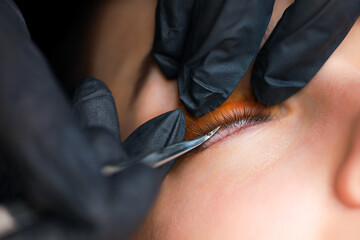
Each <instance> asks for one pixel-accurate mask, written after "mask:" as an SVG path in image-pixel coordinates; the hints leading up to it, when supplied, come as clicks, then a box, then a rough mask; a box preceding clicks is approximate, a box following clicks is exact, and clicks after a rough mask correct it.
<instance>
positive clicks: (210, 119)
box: [187, 106, 272, 138]
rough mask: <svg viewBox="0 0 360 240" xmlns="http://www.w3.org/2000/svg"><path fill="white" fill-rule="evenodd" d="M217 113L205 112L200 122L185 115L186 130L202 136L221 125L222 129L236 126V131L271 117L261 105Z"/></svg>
mask: <svg viewBox="0 0 360 240" xmlns="http://www.w3.org/2000/svg"><path fill="white" fill-rule="evenodd" d="M219 114H220V116H215V115H213V114H212V113H208V114H206V115H205V116H203V117H202V118H203V119H202V120H201V124H198V123H196V122H195V121H194V120H192V119H191V117H187V128H188V132H192V134H190V135H196V136H202V135H204V134H206V133H208V132H210V131H211V130H213V129H215V128H216V127H218V126H221V128H222V129H224V128H226V129H230V128H231V129H232V128H237V129H236V131H239V130H241V129H243V128H245V127H249V126H252V125H254V124H257V123H263V122H266V121H269V120H271V119H272V114H271V111H270V110H269V109H267V108H263V107H247V106H244V107H236V108H232V109H231V110H230V111H226V112H219V113H218V115H219ZM191 138H192V137H191Z"/></svg>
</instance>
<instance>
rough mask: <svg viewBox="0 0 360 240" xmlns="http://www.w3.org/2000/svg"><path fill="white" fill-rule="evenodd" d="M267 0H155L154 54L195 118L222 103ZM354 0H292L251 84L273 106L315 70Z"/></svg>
mask: <svg viewBox="0 0 360 240" xmlns="http://www.w3.org/2000/svg"><path fill="white" fill-rule="evenodd" d="M273 3H274V0H269V1H261V0H251V1H247V0H242V1H241V0H240V1H239V0H187V1H183V0H159V1H158V7H157V13H156V32H155V40H154V48H153V55H154V57H155V59H156V60H157V62H158V64H159V66H160V68H161V70H162V71H163V72H164V74H165V75H166V77H167V78H176V77H177V78H178V85H179V94H180V99H181V101H182V102H183V104H184V105H185V108H186V109H187V110H188V111H189V112H190V113H191V114H192V115H194V116H200V115H203V114H205V113H207V112H209V111H210V110H212V109H214V108H216V107H218V106H219V105H220V104H222V103H223V102H224V101H225V100H226V99H227V98H228V97H229V95H230V94H231V93H232V92H233V90H234V89H235V87H236V86H237V84H238V83H239V81H240V80H241V78H242V77H243V75H244V73H245V72H246V71H247V69H248V68H249V66H250V64H251V63H252V61H253V60H254V58H255V56H256V55H257V53H258V49H259V46H260V44H261V40H262V37H263V35H264V32H265V30H266V27H267V25H268V22H269V20H270V17H271V14H272V8H273ZM359 14H360V4H359V1H357V0H317V1H312V0H297V1H295V3H294V4H293V5H292V6H291V7H290V8H289V9H288V10H287V11H286V12H285V14H284V16H283V17H282V18H281V20H280V22H279V24H278V26H277V27H276V28H275V30H274V32H273V34H272V35H271V36H270V39H269V40H268V42H267V43H266V44H265V46H264V48H263V49H262V51H261V52H260V54H259V56H258V58H257V62H256V64H255V67H254V70H253V78H252V84H253V88H254V92H255V95H256V97H257V98H258V100H259V101H260V102H261V103H262V104H265V105H273V104H277V103H279V102H281V101H283V100H285V99H286V98H288V97H289V96H291V95H292V94H294V93H295V92H297V91H298V90H299V89H301V88H302V87H304V86H305V85H306V83H308V82H309V81H310V79H311V78H312V77H313V76H314V75H315V74H316V72H317V71H318V70H319V69H320V67H321V66H322V65H323V64H324V63H325V61H326V60H327V59H328V57H329V56H330V55H331V54H332V52H333V51H334V50H335V49H336V47H337V46H338V45H339V44H340V43H341V42H342V40H343V39H344V38H345V36H346V35H347V33H348V32H349V30H350V28H351V27H352V25H353V24H354V22H355V21H356V19H357V18H358V17H359Z"/></svg>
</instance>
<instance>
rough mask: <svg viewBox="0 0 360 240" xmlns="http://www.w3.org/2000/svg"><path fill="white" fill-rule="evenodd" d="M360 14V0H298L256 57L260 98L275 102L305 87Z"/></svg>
mask: <svg viewBox="0 0 360 240" xmlns="http://www.w3.org/2000/svg"><path fill="white" fill-rule="evenodd" d="M359 14H360V4H359V1H354V0H317V1H312V0H297V1H295V3H294V4H293V5H291V6H290V7H289V8H288V9H287V10H286V11H285V13H284V15H283V17H282V18H281V19H280V21H279V23H278V24H277V26H276V28H275V29H274V31H273V33H272V34H271V35H270V37H269V39H268V40H267V42H266V43H265V45H264V47H263V48H262V49H261V51H260V52H259V54H258V57H257V59H256V62H255V65H254V70H253V74H252V86H253V89H254V94H255V96H256V98H257V99H258V101H259V102H260V103H262V104H264V105H275V104H278V103H281V102H282V101H284V100H285V99H287V98H288V97H290V96H292V95H293V94H294V93H296V92H298V91H299V90H300V89H302V88H303V87H304V86H305V85H306V84H307V83H308V82H309V81H310V80H311V79H312V77H314V75H315V74H316V73H317V72H318V71H319V69H320V68H321V66H322V65H323V64H324V63H325V62H326V60H327V59H328V58H329V57H330V55H331V54H332V53H333V52H334V51H335V49H336V48H337V47H338V46H339V45H340V43H341V42H342V41H343V40H344V38H345V37H346V35H347V34H348V32H349V31H350V29H351V27H352V26H353V24H354V23H355V21H356V20H357V18H358V17H359Z"/></svg>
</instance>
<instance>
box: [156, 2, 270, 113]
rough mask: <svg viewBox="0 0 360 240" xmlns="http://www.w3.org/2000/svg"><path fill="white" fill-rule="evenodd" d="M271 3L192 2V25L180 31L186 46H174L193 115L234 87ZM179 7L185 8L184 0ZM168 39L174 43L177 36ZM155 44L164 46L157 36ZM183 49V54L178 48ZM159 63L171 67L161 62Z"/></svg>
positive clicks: (185, 101)
mask: <svg viewBox="0 0 360 240" xmlns="http://www.w3.org/2000/svg"><path fill="white" fill-rule="evenodd" d="M185 2H186V1H185ZM273 4H274V1H273V0H269V1H262V0H252V1H246V0H242V1H239V0H206V1H205V0H200V1H195V2H194V4H193V6H192V9H191V15H190V14H187V15H186V17H187V18H189V17H190V18H191V21H190V23H188V22H187V21H186V22H185V23H187V24H190V25H189V27H187V28H184V29H185V30H187V32H182V33H181V34H183V35H184V36H183V37H186V40H185V43H184V47H183V48H180V47H174V52H176V53H177V55H176V57H177V58H178V57H179V56H181V61H180V63H181V66H180V70H179V74H178V84H179V94H180V99H181V101H182V102H183V104H184V106H185V108H186V110H188V111H189V112H190V113H191V114H192V115H194V116H200V115H203V114H205V113H207V112H208V111H210V110H212V109H214V108H216V107H218V106H219V105H220V104H221V103H223V102H224V101H225V100H226V99H227V98H228V97H229V95H230V94H231V93H232V92H233V90H234V89H235V87H236V86H237V85H238V83H239V81H240V80H241V79H242V77H243V75H244V74H245V72H246V71H247V69H248V68H249V66H250V64H251V62H252V61H253V60H254V58H255V56H256V54H257V52H258V49H259V46H260V44H261V40H262V38H263V35H264V33H265V30H266V28H267V25H268V23H269V21H270V18H271V14H272V10H273ZM178 7H179V9H180V10H179V11H181V9H182V6H178ZM164 9H165V10H164V11H165V13H164V12H160V13H158V14H161V16H166V8H164ZM187 11H188V10H187ZM159 21H160V23H159ZM161 21H165V22H167V21H170V22H171V19H170V20H169V19H167V18H160V17H158V21H157V25H160V24H163V23H161ZM155 41H159V39H158V38H156V39H155ZM181 41H182V42H183V39H181ZM168 42H169V49H171V47H173V46H172V45H171V43H172V42H173V41H172V40H168ZM155 46H156V48H155V52H159V51H161V50H163V49H164V47H162V46H163V45H157V43H156V42H155ZM161 47H162V48H161ZM159 48H160V49H159ZM182 49H183V53H182V55H181V54H180V53H179V52H178V51H180V50H182ZM165 52H169V51H165ZM169 56H175V55H174V54H172V55H169ZM177 62H179V61H177ZM160 66H162V67H161V68H162V69H168V67H167V65H166V64H162V63H161V62H160ZM163 71H164V70H163ZM166 71H167V70H165V72H166Z"/></svg>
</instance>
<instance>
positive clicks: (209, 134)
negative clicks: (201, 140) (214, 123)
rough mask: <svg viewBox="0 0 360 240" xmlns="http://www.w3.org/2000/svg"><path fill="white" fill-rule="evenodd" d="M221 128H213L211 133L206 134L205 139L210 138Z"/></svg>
mask: <svg viewBox="0 0 360 240" xmlns="http://www.w3.org/2000/svg"><path fill="white" fill-rule="evenodd" d="M220 127H221V126H218V127H217V128H215V129H214V130H212V131H211V132H209V133H208V134H206V136H207V138H208V139H209V138H211V137H212V136H213V135H214V134H215V133H216V132H217V131H218V130H219V129H220Z"/></svg>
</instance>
